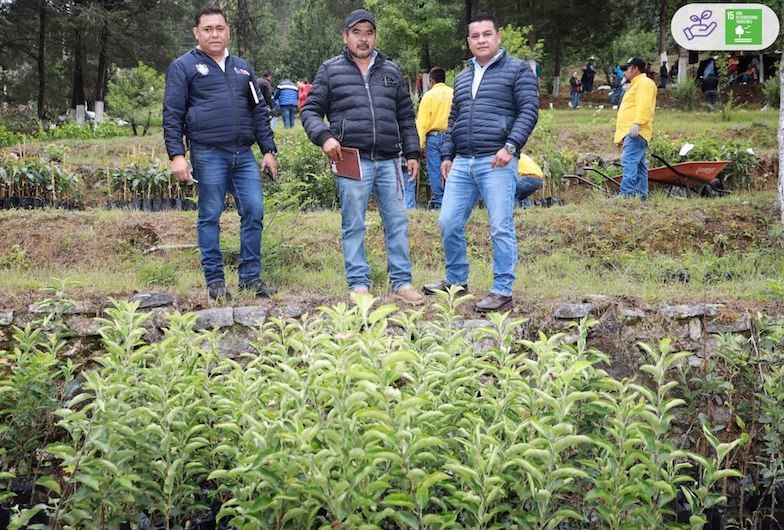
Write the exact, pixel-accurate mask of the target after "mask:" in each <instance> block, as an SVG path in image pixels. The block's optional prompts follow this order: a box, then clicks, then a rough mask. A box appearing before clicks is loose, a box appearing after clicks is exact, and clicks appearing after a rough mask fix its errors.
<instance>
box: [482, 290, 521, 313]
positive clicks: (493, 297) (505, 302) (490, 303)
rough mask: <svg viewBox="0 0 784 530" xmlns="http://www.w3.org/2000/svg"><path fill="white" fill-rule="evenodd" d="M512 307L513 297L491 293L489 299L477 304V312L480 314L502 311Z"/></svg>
mask: <svg viewBox="0 0 784 530" xmlns="http://www.w3.org/2000/svg"><path fill="white" fill-rule="evenodd" d="M510 305H512V297H511V296H504V295H502V294H495V293H490V294H489V295H488V296H487V298H485V299H483V300H480V301H479V302H477V303H476V310H477V311H479V312H480V313H487V312H488V311H501V310H502V309H506V308H508V307H509V306H510Z"/></svg>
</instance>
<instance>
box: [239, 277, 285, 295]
mask: <svg viewBox="0 0 784 530" xmlns="http://www.w3.org/2000/svg"><path fill="white" fill-rule="evenodd" d="M239 287H240V289H242V290H245V291H250V292H251V293H253V296H259V297H261V298H269V297H271V296H274V295H275V294H276V293H277V292H278V290H277V289H275V288H274V287H270V286H269V285H266V284H265V283H264V282H262V281H261V280H253V281H252V282H247V283H240V285H239Z"/></svg>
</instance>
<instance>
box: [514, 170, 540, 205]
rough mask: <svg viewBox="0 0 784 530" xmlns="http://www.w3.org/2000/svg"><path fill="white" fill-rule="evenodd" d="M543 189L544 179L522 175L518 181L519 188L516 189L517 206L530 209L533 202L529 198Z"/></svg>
mask: <svg viewBox="0 0 784 530" xmlns="http://www.w3.org/2000/svg"><path fill="white" fill-rule="evenodd" d="M541 187H542V179H538V178H536V177H531V176H529V175H522V176H521V177H520V178H518V179H517V186H516V187H515V204H516V205H517V206H522V207H523V208H530V207H531V200H530V199H529V198H528V197H530V196H531V195H533V193H534V192H535V191H536V190H538V189H539V188H541Z"/></svg>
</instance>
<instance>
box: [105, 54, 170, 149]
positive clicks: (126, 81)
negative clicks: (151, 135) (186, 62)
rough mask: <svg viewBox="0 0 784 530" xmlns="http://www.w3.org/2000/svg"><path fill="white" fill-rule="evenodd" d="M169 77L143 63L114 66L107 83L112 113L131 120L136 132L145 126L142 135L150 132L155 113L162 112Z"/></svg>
mask: <svg viewBox="0 0 784 530" xmlns="http://www.w3.org/2000/svg"><path fill="white" fill-rule="evenodd" d="M164 84H165V78H164V76H163V75H160V74H158V73H157V72H156V71H155V70H154V69H153V68H150V67H149V66H146V65H145V64H144V63H141V62H140V63H139V65H138V66H136V67H135V68H118V67H117V66H114V67H113V68H112V76H111V79H110V80H109V85H108V87H107V94H106V103H107V104H108V105H109V109H111V111H112V114H114V115H117V116H120V117H121V118H123V119H125V120H127V121H128V122H129V123H130V124H131V130H133V135H134V136H136V134H137V132H138V127H139V126H142V136H144V135H146V134H147V131H148V130H149V128H150V124H151V122H152V118H153V116H158V115H159V114H160V112H161V110H160V109H161V105H162V102H163V90H164Z"/></svg>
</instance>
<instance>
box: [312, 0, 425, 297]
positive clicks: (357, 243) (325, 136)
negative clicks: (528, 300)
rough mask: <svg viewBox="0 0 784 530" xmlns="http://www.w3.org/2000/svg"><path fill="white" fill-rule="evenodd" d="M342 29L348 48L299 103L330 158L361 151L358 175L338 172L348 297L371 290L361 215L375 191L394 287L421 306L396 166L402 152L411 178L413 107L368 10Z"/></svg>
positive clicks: (415, 156)
mask: <svg viewBox="0 0 784 530" xmlns="http://www.w3.org/2000/svg"><path fill="white" fill-rule="evenodd" d="M343 27H344V30H343V43H344V44H345V45H346V49H345V50H344V52H343V53H342V54H341V55H338V56H337V57H333V58H332V59H329V60H327V61H325V62H324V63H323V64H322V65H321V67H320V68H319V70H318V73H316V79H315V80H314V81H313V86H312V88H311V89H310V94H309V95H308V99H307V101H306V102H305V106H304V107H302V124H303V125H304V127H305V132H306V133H307V134H308V138H310V140H311V141H312V142H313V143H314V144H316V145H318V146H320V147H321V148H322V149H323V151H324V153H325V154H326V155H327V156H328V157H329V159H330V160H332V161H337V160H339V159H342V157H343V155H342V151H341V148H342V147H352V148H355V149H358V150H359V156H360V165H361V167H362V179H361V180H354V179H351V178H344V177H338V192H339V194H340V213H341V216H342V218H343V234H342V243H343V261H344V264H345V268H346V280H347V282H348V287H349V290H350V293H351V297H352V299H356V297H357V296H359V295H363V294H367V293H368V292H369V288H370V267H369V266H368V262H367V256H366V254H365V213H366V212H367V207H368V202H369V200H370V196H371V195H373V196H374V197H375V199H376V204H377V205H378V211H379V213H380V214H381V222H382V223H383V225H384V243H385V245H386V250H387V272H388V273H389V281H390V282H391V284H392V292H393V293H394V295H395V297H396V298H398V299H399V300H401V301H403V302H405V303H407V304H411V305H419V304H422V303H424V297H423V296H422V294H421V293H419V292H418V291H416V290H414V288H413V287H412V286H411V260H410V259H409V252H408V214H407V213H406V203H405V194H404V187H405V186H404V183H403V173H402V171H401V170H400V164H399V163H398V153H399V152H400V151H401V149H402V151H403V156H404V157H405V159H406V169H407V170H408V173H409V175H410V177H409V178H410V180H414V179H416V176H417V173H418V172H419V155H420V151H419V136H418V135H417V130H416V123H415V115H414V105H413V103H412V102H411V96H410V95H409V93H408V85H407V84H406V82H405V80H404V79H403V74H402V73H401V72H400V68H398V67H397V65H396V64H395V63H393V62H392V61H390V60H389V59H387V57H386V56H385V55H384V54H383V53H381V52H379V51H378V50H376V49H375V44H376V21H375V19H374V18H373V15H371V14H370V13H369V12H367V11H365V10H364V9H357V10H354V11H352V12H351V13H349V15H348V16H347V17H346V20H345V23H344V26H343ZM325 116H326V118H327V121H328V122H329V125H327V124H325V123H324V117H325Z"/></svg>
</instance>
